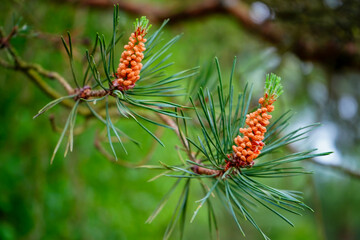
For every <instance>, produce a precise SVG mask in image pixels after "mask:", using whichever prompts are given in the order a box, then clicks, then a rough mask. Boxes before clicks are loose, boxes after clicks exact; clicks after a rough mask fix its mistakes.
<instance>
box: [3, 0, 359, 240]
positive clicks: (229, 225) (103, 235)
mask: <svg viewBox="0 0 360 240" xmlns="http://www.w3.org/2000/svg"><path fill="white" fill-rule="evenodd" d="M137 2H141V1H137ZM192 2H196V1H192ZM246 2H247V3H248V5H249V7H250V11H252V14H253V15H252V17H253V19H254V21H261V20H262V19H261V16H262V14H263V15H266V14H268V12H266V11H265V12H264V9H265V10H266V8H264V6H266V5H265V3H266V4H269V6H270V7H271V4H272V2H271V1H264V3H263V2H253V1H246ZM281 2H287V1H279V0H278V1H274V2H273V3H274V4H278V5H275V7H274V9H275V10H279V9H280V10H281V9H282V8H280V7H276V6H284V5H281ZM314 2H320V3H322V4H320V7H322V9H323V12H321V11H320V13H319V14H320V15H321V14H323V15H324V16H325V19H326V21H325V20H324V21H323V22H321V24H323V25H324V28H325V27H326V26H327V25H326V24H328V25H331V24H332V23H333V22H332V21H338V19H334V18H332V17H327V18H326V16H327V15H326V14H327V11H329V9H330V10H331V9H336V8H338V7H341V6H342V4H343V3H342V1H340V0H339V1H330V0H328V1H314ZM146 3H147V4H149V5H150V6H151V5H152V4H153V5H154V6H157V7H162V6H163V4H164V5H166V3H167V2H166V1H160V0H157V1H146ZM171 3H174V4H175V3H176V4H177V5H181V4H185V5H186V4H191V1H185V2H182V1H174V2H171ZM295 3H297V4H298V3H299V1H294V9H296V7H298V6H299V5H296V4H295ZM305 3H308V1H304V5H305ZM256 4H258V6H256ZM259 4H260V5H259ZM261 4H263V5H261ZM285 5H286V4H285ZM259 6H260V8H259ZM261 6H262V8H261ZM290 7H291V6H290ZM259 9H260V10H259ZM290 9H291V8H290ZM305 9H306V8H305ZM320 10H321V8H320ZM300 12H301V11H300ZM295 13H296V14H298V12H295ZM300 14H301V15H299V18H298V21H295V20H294V19H292V22H291V28H288V29H287V31H289V32H291V31H293V32H295V30H294V29H297V31H298V32H302V29H303V30H304V34H310V35H311V29H310V33H309V28H310V27H309V26H310V25H311V24H312V23H311V17H313V16H312V15H309V16H307V15H306V14H304V13H300ZM13 15H15V16H22V17H23V18H24V20H23V22H25V23H27V24H28V25H29V26H30V27H31V28H32V30H33V31H34V32H37V33H38V35H37V36H34V37H28V38H21V37H17V38H14V39H13V40H12V44H13V45H14V46H15V47H16V49H17V50H18V51H19V53H20V55H21V56H22V57H23V58H24V59H25V60H27V61H30V62H35V63H39V64H41V65H42V66H44V68H46V69H49V70H52V71H57V72H59V73H61V74H63V75H65V77H67V78H69V79H70V76H71V73H70V71H69V69H68V62H67V59H66V55H65V52H64V50H63V48H62V46H61V42H60V41H59V39H60V35H65V34H66V31H68V30H69V31H70V32H71V33H72V36H73V39H74V41H75V43H74V44H75V45H77V47H78V48H77V51H76V55H77V56H78V57H79V58H81V56H82V54H83V53H84V51H85V49H86V48H90V45H89V42H92V41H93V39H94V37H95V33H96V32H100V33H104V34H105V36H106V37H107V38H108V39H109V36H110V34H111V31H112V9H111V7H109V8H97V7H87V6H86V5H74V4H71V3H65V2H62V1H45V0H42V1H41V0H38V1H21V0H18V1H7V0H5V1H4V0H3V1H1V5H0V25H1V26H5V30H6V31H7V32H9V27H8V26H11V24H12V23H11V22H12V17H13ZM279 16H283V15H279ZM135 17H138V16H135V15H131V14H128V13H126V12H121V14H120V18H121V20H120V22H121V24H122V25H123V26H124V27H123V29H124V32H126V33H129V31H130V30H131V29H132V21H133V20H134V18H135ZM346 17H348V18H350V19H347V18H346ZM351 17H353V15H351V14H350V15H349V16H347V15H346V14H345V15H344V20H343V21H342V23H343V24H345V23H344V22H346V20H347V21H348V22H350V23H352V22H353V21H355V19H353V20H352V19H351ZM273 18H274V19H275V21H276V20H277V18H276V16H275V17H274V16H273ZM299 19H300V20H299ZM307 19H310V20H309V21H307ZM280 20H281V21H284V17H283V18H281V19H280ZM280 20H279V21H280ZM290 20H291V19H290ZM289 24H290V23H289ZM156 27H157V26H154V27H153V28H154V29H155V28H156ZM285 27H286V25H285ZM320 27H321V25H320ZM285 29H286V28H285ZM320 29H321V28H320ZM350 29H351V31H352V32H351V34H352V40H353V41H354V44H355V46H356V47H359V41H358V39H359V35H360V34H359V32H360V31H359V25H358V24H357V23H356V24H355V26H350ZM305 31H308V32H305ZM334 31H335V30H334ZM336 31H340V32H341V29H340V30H336ZM180 33H184V36H183V37H182V39H181V40H180V41H179V42H178V43H177V44H176V46H175V47H173V48H172V49H171V51H172V52H173V57H172V60H173V61H175V62H176V64H175V65H174V66H173V67H172V68H171V71H174V72H175V71H180V70H183V69H186V68H191V67H193V66H196V65H199V64H202V63H204V62H205V61H209V60H211V59H212V58H213V57H214V56H218V57H219V59H220V63H221V66H222V70H223V72H224V73H225V75H228V74H229V71H230V69H231V65H232V60H233V57H234V56H237V57H238V66H237V70H236V76H237V79H236V81H238V82H241V84H243V83H244V82H245V81H249V82H253V83H255V86H256V87H255V96H257V95H256V94H257V93H260V92H261V90H262V86H263V85H262V84H263V79H264V75H265V73H268V72H275V73H277V74H278V75H280V76H281V77H282V78H283V80H284V89H285V94H284V96H283V97H282V100H279V101H280V102H281V106H283V107H284V109H283V112H284V111H285V110H287V109H289V108H290V109H293V110H294V111H295V112H296V113H297V115H295V118H294V119H293V120H292V121H293V126H292V128H295V127H298V126H303V125H306V124H308V123H312V122H317V121H321V122H322V123H323V125H322V126H321V127H320V128H319V129H317V130H316V131H315V132H314V133H313V134H312V135H311V136H310V139H309V140H307V141H306V142H304V143H303V145H306V146H308V147H309V148H312V147H317V148H319V149H320V150H319V151H334V154H333V155H331V156H329V157H327V158H325V159H322V160H321V161H322V163H324V164H338V165H341V166H343V167H346V168H348V169H352V170H354V171H357V172H360V161H359V160H360V159H359V157H358V156H359V154H360V147H358V145H359V135H360V134H359V132H360V130H359V129H360V127H359V124H358V123H359V110H358V104H359V98H360V97H359V92H360V91H359V90H360V81H359V69H356V68H352V69H336V68H332V67H329V65H324V64H321V63H314V62H310V61H309V62H303V61H302V60H300V59H299V58H298V57H297V56H296V55H295V54H293V53H292V52H291V51H287V50H286V49H285V50H284V49H281V50H279V49H277V48H275V47H274V46H272V45H271V44H269V43H268V42H267V41H263V40H262V39H261V38H259V37H258V36H256V35H253V34H251V33H249V31H247V30H246V29H244V28H243V27H242V26H241V25H239V24H238V22H237V21H236V20H235V19H234V18H232V17H230V16H227V15H226V14H210V15H209V16H207V17H204V18H194V19H190V20H188V21H179V22H177V23H176V24H173V25H169V26H167V27H166V29H165V34H164V38H165V39H170V38H171V37H172V36H175V35H176V34H180ZM291 33H292V32H291ZM336 33H337V32H334V34H336ZM347 34H349V33H347ZM295 35H296V34H293V35H292V36H293V37H294V36H295ZM339 36H340V34H339ZM341 40H342V39H341V38H340V37H339V39H338V42H340V43H341ZM319 41H320V40H319ZM2 56H3V55H2ZM52 84H53V85H54V86H57V84H56V83H52ZM0 85H1V97H0V107H1V117H0V121H1V122H0V126H1V127H0V239H161V238H162V235H163V233H164V231H165V228H166V225H167V223H168V221H169V219H170V217H171V214H172V210H173V208H174V207H175V203H176V201H175V200H176V196H174V197H173V198H172V199H173V200H174V201H170V202H169V203H168V205H166V207H165V209H164V210H163V212H161V213H160V215H159V216H158V218H157V219H155V221H154V222H153V223H152V224H145V221H146V219H147V218H148V216H150V214H151V213H152V211H153V210H154V209H155V207H156V206H157V204H158V202H159V201H160V199H161V198H162V196H163V195H164V194H165V193H166V191H167V190H168V189H169V187H170V186H171V184H172V183H173V182H174V180H173V179H166V178H160V179H158V180H156V181H154V182H147V180H149V179H150V178H151V177H153V176H155V175H156V172H153V171H150V170H143V169H131V168H125V167H122V166H119V165H116V164H113V163H111V162H109V161H108V160H106V159H105V158H104V157H103V156H101V155H100V154H99V153H98V152H97V150H96V149H95V148H94V135H95V132H96V129H102V126H101V125H97V127H91V128H90V129H88V130H87V131H86V132H85V133H83V134H81V135H79V136H76V140H75V151H74V152H73V153H71V154H69V155H68V156H67V157H66V158H63V156H62V152H63V148H62V149H61V150H60V151H59V154H58V155H57V157H56V158H55V161H54V163H53V164H52V165H50V163H49V160H50V157H51V154H52V150H53V148H54V146H55V145H56V142H57V139H58V137H59V134H58V133H54V132H53V130H52V128H51V125H50V123H49V116H50V115H51V114H54V115H55V119H56V121H57V123H58V124H59V125H61V124H62V123H63V122H64V121H65V119H66V117H67V114H68V110H67V109H65V108H64V107H62V106H57V107H56V108H54V109H52V110H51V113H47V114H45V115H44V116H42V117H39V118H38V119H36V120H33V119H32V117H33V116H34V115H35V114H36V112H37V110H38V109H40V108H41V107H42V106H44V105H45V104H46V103H47V102H49V101H50V99H49V98H48V97H47V96H46V95H45V94H44V93H43V92H41V91H40V90H39V89H38V88H37V87H36V86H35V85H34V84H33V83H32V82H30V81H29V80H28V79H27V78H26V77H25V76H24V75H22V74H21V73H16V72H14V71H11V70H6V69H4V68H3V67H1V66H0ZM58 89H60V88H58ZM279 113H281V112H279ZM125 124H126V123H125ZM131 126H132V125H131V123H129V125H128V127H129V128H130V127H131ZM136 129H138V128H136ZM153 130H154V128H153ZM132 134H133V135H134V136H135V137H137V138H138V139H139V138H140V139H143V141H144V144H143V145H144V147H143V149H142V150H141V151H140V152H139V151H138V150H137V149H136V148H135V147H133V146H131V145H130V144H129V146H128V148H130V151H129V152H130V153H129V155H127V156H125V155H124V156H121V158H122V159H123V160H124V161H129V162H134V161H140V160H141V159H142V158H143V157H145V156H146V154H147V152H148V151H149V148H151V147H152V140H151V139H150V138H149V137H148V136H147V135H146V134H145V133H144V132H143V131H142V130H141V129H139V131H135V132H134V131H133V133H132ZM162 138H163V139H166V141H165V142H166V143H167V144H166V147H165V148H163V147H161V146H159V145H155V146H156V149H155V152H154V155H153V156H152V157H151V160H150V162H149V163H150V164H158V162H159V161H163V162H167V163H174V162H178V161H179V160H178V157H177V154H176V151H175V148H174V146H175V145H176V144H177V145H179V143H178V142H177V139H176V136H175V135H174V134H173V133H172V132H171V131H170V130H165V131H164V133H163V136H162ZM303 145H302V146H297V147H299V148H302V147H304V146H303ZM131 150H133V151H131ZM319 161H320V160H319ZM303 164H304V166H305V168H307V169H310V170H313V171H314V174H313V175H309V176H304V177H294V178H290V179H281V180H275V181H274V180H272V181H271V183H272V184H273V185H276V186H279V187H283V188H289V189H296V190H300V191H303V192H304V197H305V199H304V201H305V203H307V204H308V205H310V206H311V207H312V208H313V209H314V210H315V212H314V213H312V212H310V211H306V212H304V213H303V214H304V216H301V217H300V216H289V218H290V219H291V220H293V222H294V223H295V228H292V227H290V226H289V225H287V224H286V223H285V222H282V221H281V219H279V218H278V217H276V216H274V215H272V214H271V213H270V212H268V211H266V210H264V209H259V211H258V212H257V213H256V214H255V217H256V219H257V221H258V224H259V225H260V226H261V227H262V229H263V230H264V231H265V233H267V234H268V236H269V237H270V238H272V239H284V240H285V239H349V240H350V239H360V191H359V190H360V179H359V178H356V177H350V176H349V175H347V174H344V173H342V172H341V171H338V170H337V169H336V168H335V169H333V168H329V167H324V166H317V165H316V164H313V163H309V162H305V163H303ZM202 196H203V195H202V192H201V191H199V189H196V188H195V189H194V191H193V192H191V198H190V200H191V202H192V204H191V205H190V211H189V213H191V212H192V209H193V210H195V208H196V205H195V204H194V201H195V200H198V199H200V198H202ZM217 214H218V215H219V216H220V221H219V222H220V236H221V238H222V239H239V238H242V236H241V233H240V232H239V231H238V230H237V228H236V225H235V223H234V222H233V219H232V218H231V216H230V215H229V213H228V212H227V211H226V210H225V209H221V207H219V208H218V211H217ZM244 228H245V232H246V233H247V238H248V239H260V238H261V236H260V234H258V233H257V232H256V230H255V229H253V228H252V227H251V226H250V224H248V223H244ZM185 236H186V237H185V239H209V234H208V226H207V219H206V211H205V209H204V211H200V214H199V215H198V217H197V219H196V220H195V221H194V222H193V223H192V224H188V225H187V227H186V235H185ZM172 239H178V235H177V234H176V232H175V234H174V235H173V237H172Z"/></svg>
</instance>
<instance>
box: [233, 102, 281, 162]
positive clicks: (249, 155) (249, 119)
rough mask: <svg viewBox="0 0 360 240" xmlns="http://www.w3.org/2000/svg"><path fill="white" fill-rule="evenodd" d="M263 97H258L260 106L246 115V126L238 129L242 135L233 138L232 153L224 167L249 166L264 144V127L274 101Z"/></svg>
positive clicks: (269, 117)
mask: <svg viewBox="0 0 360 240" xmlns="http://www.w3.org/2000/svg"><path fill="white" fill-rule="evenodd" d="M265 99H266V96H265V98H260V99H259V103H260V105H261V107H260V108H258V109H257V110H255V111H254V112H252V113H250V114H248V115H246V125H247V126H248V127H247V128H240V129H239V131H240V133H241V134H242V135H243V137H241V136H240V135H238V136H237V137H236V138H235V139H234V142H235V145H233V146H232V149H233V151H234V152H233V154H232V155H229V156H228V157H229V159H231V160H232V161H228V162H227V165H226V168H230V167H251V166H252V165H253V164H254V162H253V160H254V159H255V158H257V156H258V155H259V154H260V151H261V149H262V148H263V146H264V145H265V144H264V143H263V142H262V140H264V134H265V133H266V127H267V126H268V125H269V123H270V122H269V120H270V119H271V117H272V116H271V115H270V113H271V112H272V111H274V106H273V105H272V103H273V102H274V101H275V100H274V99H273V98H270V99H269V100H267V101H265Z"/></svg>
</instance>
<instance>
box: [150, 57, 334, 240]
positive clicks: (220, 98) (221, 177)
mask: <svg viewBox="0 0 360 240" xmlns="http://www.w3.org/2000/svg"><path fill="white" fill-rule="evenodd" d="M216 66H217V69H218V73H219V74H218V77H219V79H218V86H217V88H216V89H215V91H213V92H211V91H209V90H207V89H200V90H199V92H198V101H199V107H196V105H195V104H194V107H195V108H196V116H197V119H198V122H199V124H200V129H201V131H200V132H199V134H198V136H197V137H196V138H195V139H194V137H192V136H193V134H192V135H191V136H190V135H189V134H188V132H191V131H189V130H188V129H189V128H191V123H187V124H183V125H182V124H180V121H179V122H178V128H179V131H181V130H182V129H184V130H185V129H186V130H185V131H183V134H184V135H185V137H186V138H187V140H188V141H189V143H190V145H192V146H193V147H194V148H195V151H197V152H196V153H194V154H192V155H191V158H192V159H188V160H187V161H185V162H183V164H180V165H176V166H169V165H165V164H163V166H164V169H166V174H163V175H166V176H169V177H175V178H178V179H179V180H178V181H181V180H183V181H186V183H185V185H184V189H183V192H184V191H188V190H187V188H188V186H189V185H191V186H194V184H195V183H196V182H197V183H198V184H199V185H200V186H201V187H202V188H203V189H204V197H203V198H202V199H200V200H199V201H196V202H197V203H198V207H197V208H196V210H195V211H194V213H193V214H192V216H191V217H190V218H188V221H189V220H190V221H193V220H194V219H195V217H196V215H197V214H198V212H199V211H201V209H202V207H203V206H204V205H207V208H208V210H207V211H208V215H209V218H208V219H209V227H210V231H211V232H212V228H213V227H214V228H215V229H216V231H218V227H217V224H216V222H217V220H216V219H217V218H216V214H215V212H219V210H217V211H215V208H219V207H220V208H221V209H227V210H228V212H229V213H230V215H231V216H232V218H233V219H234V221H235V222H236V224H237V226H238V228H239V230H240V232H241V233H242V234H243V235H245V231H244V229H243V228H242V222H243V221H248V222H250V223H251V224H252V225H253V226H254V228H255V229H257V230H258V231H259V233H260V234H261V235H262V237H263V238H264V239H269V238H268V237H267V236H266V234H265V233H264V232H263V231H262V229H261V228H260V226H259V225H258V224H257V222H256V219H255V218H254V217H253V216H252V211H253V208H254V207H258V206H260V207H263V208H265V209H267V210H268V211H270V212H272V213H274V214H275V215H277V216H278V217H280V218H281V219H283V220H284V221H285V222H287V223H288V224H290V225H291V226H293V223H292V222H291V221H290V220H289V219H288V218H287V216H285V215H284V213H286V212H287V213H291V214H297V215H301V214H300V211H303V210H305V209H310V208H309V207H308V206H307V205H305V204H304V203H303V202H302V197H301V193H299V192H296V191H290V190H282V189H276V188H274V187H271V186H269V185H266V184H265V183H262V182H261V181H259V179H261V178H283V177H292V176H297V175H301V174H308V173H309V172H307V171H305V170H304V169H303V168H302V167H299V166H296V165H295V166H294V165H291V164H294V163H295V162H299V161H303V160H305V159H309V158H313V157H319V156H324V155H328V154H330V153H329V152H325V153H315V152H314V151H315V150H316V149H312V150H309V151H304V152H298V153H293V154H285V155H283V156H281V155H278V154H275V155H274V153H275V150H277V149H279V148H281V147H284V146H286V145H287V144H290V143H293V142H297V141H300V140H302V139H304V137H305V134H306V133H307V132H308V131H310V130H311V129H312V128H313V127H316V124H315V125H309V126H306V127H303V128H299V129H297V130H294V131H291V132H288V133H286V128H287V126H288V124H289V120H290V118H289V117H288V115H289V114H288V112H286V113H285V114H283V115H281V116H280V117H279V118H278V119H275V120H273V122H272V123H271V124H268V126H267V130H268V131H266V132H264V137H263V139H261V141H264V142H265V143H266V144H265V146H264V147H263V149H262V151H261V153H260V154H259V155H258V156H257V158H256V160H257V162H256V163H255V164H254V166H252V167H251V168H242V167H235V166H232V167H229V166H227V163H228V162H229V160H230V159H231V157H232V155H230V156H229V153H232V152H233V148H232V145H233V139H234V137H236V135H237V134H238V129H239V128H242V127H244V125H245V123H246V122H249V121H248V120H247V117H246V115H247V114H248V109H250V102H251V101H250V99H251V87H250V88H249V87H248V86H247V85H246V87H245V90H244V92H243V93H240V94H239V95H238V97H234V96H233V95H234V91H233V84H232V76H231V78H230V80H229V82H228V83H229V84H228V86H229V91H224V88H223V86H224V81H223V79H222V76H221V74H220V67H219V64H218V61H217V59H216ZM234 67H235V63H234ZM199 76H200V77H201V76H203V74H202V73H200V75H199ZM281 93H282V87H281V84H280V78H279V77H277V76H276V75H275V74H271V75H267V78H266V85H265V96H264V97H265V98H266V96H273V97H270V98H267V100H268V102H267V103H266V105H265V108H266V107H268V106H272V105H271V104H272V103H273V102H274V101H275V100H276V98H277V97H279V96H280V95H281ZM263 104H264V103H263ZM272 107H273V106H272ZM272 107H271V108H272ZM272 110H273V109H272ZM266 111H267V110H266ZM278 111H281V110H280V109H279V110H278ZM189 125H190V126H189ZM197 128H198V127H195V128H191V129H192V130H193V131H196V129H197ZM193 151H194V150H193ZM270 154H272V155H271V156H272V157H269V156H270ZM274 156H277V157H274ZM190 181H191V182H193V183H190ZM177 183H179V182H177ZM180 186H181V185H180V184H176V186H174V188H176V187H180ZM174 188H172V190H171V191H170V192H169V194H168V195H167V198H168V197H169V195H171V194H172V193H173V192H174ZM210 196H215V200H216V202H214V201H213V200H211V199H210ZM187 198H188V197H187ZM187 198H186V201H187V202H189V201H190V200H188V199H187ZM181 199H183V196H182V197H181V198H180V200H179V201H182V200H181ZM164 204H165V203H162V204H161V205H160V206H161V208H163V207H164ZM187 205H189V203H188V204H187ZM179 206H180V207H177V208H176V209H175V212H174V216H180V215H181V216H183V215H184V216H186V215H187V214H186V211H187V209H188V208H189V207H181V205H179ZM160 210H161V209H157V210H155V213H156V214H157V213H158V212H159V211H160ZM310 210H311V209H310ZM151 219H152V220H153V219H154V216H153V217H152V218H151ZM173 221H174V220H172V222H171V224H172V225H173V224H174V222H173ZM181 226H182V228H181V229H183V225H181ZM181 229H180V231H182V230H181ZM168 237H169V234H168V232H167V234H166V235H165V236H164V239H168Z"/></svg>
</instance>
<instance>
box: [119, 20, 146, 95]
mask: <svg viewBox="0 0 360 240" xmlns="http://www.w3.org/2000/svg"><path fill="white" fill-rule="evenodd" d="M147 24H148V20H147V19H146V18H145V17H142V18H141V19H140V22H139V21H137V23H136V24H135V31H134V32H133V33H131V36H130V38H129V42H128V44H127V45H125V46H124V49H125V50H124V51H123V52H122V54H121V58H120V64H119V67H118V69H117V72H116V74H115V75H116V76H115V77H116V79H115V80H114V81H113V85H114V87H115V88H116V89H118V90H120V91H125V90H128V89H131V88H133V87H134V86H135V83H136V81H137V80H139V79H140V70H141V69H142V66H143V65H142V63H141V61H142V60H143V58H144V51H145V50H146V48H145V42H146V38H145V35H146V34H147V31H148V29H149V28H150V26H151V25H150V26H149V27H148V26H147Z"/></svg>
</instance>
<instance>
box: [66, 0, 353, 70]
mask: <svg viewBox="0 0 360 240" xmlns="http://www.w3.org/2000/svg"><path fill="white" fill-rule="evenodd" d="M67 2H69V3H72V4H78V5H81V6H89V7H94V8H105V9H108V8H112V7H113V5H114V4H119V7H120V9H121V10H122V11H125V12H128V13H130V14H134V15H138V16H139V15H145V16H148V17H149V19H151V21H153V22H162V21H163V20H164V19H171V21H170V24H176V23H178V22H183V21H192V20H194V19H197V18H203V17H210V16H211V15H214V14H222V15H224V16H226V17H230V18H234V19H236V20H237V22H238V23H239V24H240V26H241V27H242V28H244V29H245V30H247V31H249V32H250V33H251V34H254V35H255V36H257V37H260V38H261V39H263V40H265V41H267V42H269V43H270V44H273V45H274V46H276V47H277V48H278V49H279V50H280V51H282V52H285V51H291V52H293V53H294V54H296V55H297V56H298V57H299V58H300V59H302V60H305V61H315V62H319V63H320V64H322V65H323V66H325V67H327V68H329V69H333V70H343V69H354V70H357V71H359V70H360V49H359V46H358V44H357V43H356V42H355V41H354V39H352V37H351V31H354V29H352V28H353V26H356V24H357V23H356V22H352V24H351V25H345V24H343V26H340V27H339V26H338V24H337V22H334V24H335V25H334V26H332V25H331V24H332V23H331V22H325V24H328V26H326V28H328V29H334V30H337V31H341V32H349V33H350V36H349V37H344V38H342V39H339V38H338V37H337V35H335V36H334V35H331V34H329V33H327V34H322V35H319V32H315V31H317V29H316V28H318V27H319V25H323V24H324V23H323V22H322V21H321V17H322V16H324V18H326V17H327V15H325V14H329V13H330V14H332V15H333V17H334V18H341V17H342V16H343V14H347V13H344V12H343V11H341V9H340V10H333V11H331V9H330V10H328V11H321V12H318V8H319V6H318V5H317V4H310V3H309V1H304V3H303V4H299V2H296V3H295V4H294V5H296V4H297V5H299V8H300V9H296V10H293V11H294V12H293V13H291V12H290V11H291V8H290V6H289V8H286V7H284V6H282V7H283V8H284V10H283V12H281V11H280V12H279V13H278V10H279V9H281V6H279V5H280V4H282V1H273V2H271V1H269V2H266V1H265V2H266V3H268V6H269V7H271V8H272V9H274V10H275V11H276V19H274V18H273V16H274V14H275V11H274V10H270V9H269V8H268V9H267V10H268V11H269V13H267V14H268V16H265V17H264V19H260V20H259V19H256V17H253V16H252V12H251V9H250V6H249V4H247V3H246V2H247V1H239V0H204V1H201V2H195V3H193V4H187V5H185V6H184V5H183V4H182V3H173V2H172V3H166V4H163V5H161V6H156V5H154V4H146V3H145V4H144V3H140V2H139V3H137V2H129V1H122V0H121V1H111V0H75V1H74V0H67ZM352 2H354V1H352ZM250 3H251V1H250ZM346 4H347V3H346V2H345V3H344V5H346ZM349 5H350V4H349ZM265 6H266V5H265ZM285 6H286V4H285ZM352 7H354V9H353V11H354V12H356V11H360V10H359V9H360V8H359V7H360V6H359V4H358V5H356V4H355V5H354V6H352ZM301 8H306V11H307V12H308V13H309V14H310V15H311V16H314V15H315V14H316V13H318V16H317V17H318V18H319V22H317V23H316V22H312V24H313V26H312V27H311V25H310V28H298V29H294V28H293V26H291V25H290V24H289V23H288V19H289V18H291V21H292V22H294V21H302V20H303V19H298V20H296V17H297V16H298V17H299V18H300V17H301V16H300V14H299V12H296V11H297V10H299V11H301ZM343 8H345V6H344V7H343ZM346 8H347V7H346ZM312 12H313V13H312ZM357 13H359V12H357ZM278 14H279V15H278ZM313 14H314V15H313ZM353 14H354V16H356V13H353ZM278 16H279V17H278ZM322 27H323V26H322ZM341 28H343V29H341Z"/></svg>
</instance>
